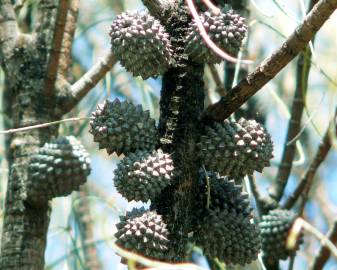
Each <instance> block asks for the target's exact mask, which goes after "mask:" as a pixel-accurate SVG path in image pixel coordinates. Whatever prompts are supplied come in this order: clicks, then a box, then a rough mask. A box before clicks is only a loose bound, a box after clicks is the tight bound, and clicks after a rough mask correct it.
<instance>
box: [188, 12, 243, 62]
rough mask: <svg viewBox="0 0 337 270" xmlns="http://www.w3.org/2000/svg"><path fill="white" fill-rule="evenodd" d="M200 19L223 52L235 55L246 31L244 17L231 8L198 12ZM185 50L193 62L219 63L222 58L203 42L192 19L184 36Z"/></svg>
mask: <svg viewBox="0 0 337 270" xmlns="http://www.w3.org/2000/svg"><path fill="white" fill-rule="evenodd" d="M200 20H201V22H202V24H203V26H204V28H205V30H206V32H207V34H208V36H209V37H210V39H211V40H212V41H213V42H214V43H215V44H216V45H217V46H218V47H219V48H221V49H222V50H224V51H225V52H227V53H229V54H231V55H235V54H236V53H237V52H238V51H239V49H240V47H241V44H242V40H243V39H244V38H245V36H246V33H247V26H246V24H245V19H244V18H243V17H241V16H240V15H239V14H236V13H234V11H233V10H229V11H228V12H220V14H218V15H216V14H213V13H212V12H211V11H206V12H203V13H201V14H200ZM186 42H187V45H186V52H187V54H188V55H189V56H190V57H191V59H192V60H193V61H195V62H199V63H210V64H215V63H220V62H221V61H222V58H221V57H220V56H218V55H217V54H216V53H214V52H213V51H212V50H211V49H210V48H209V47H208V46H207V45H206V44H205V42H204V40H203V38H202V37H201V35H200V32H199V29H198V26H197V24H196V22H195V21H194V20H192V22H191V23H190V24H189V28H188V34H187V37H186Z"/></svg>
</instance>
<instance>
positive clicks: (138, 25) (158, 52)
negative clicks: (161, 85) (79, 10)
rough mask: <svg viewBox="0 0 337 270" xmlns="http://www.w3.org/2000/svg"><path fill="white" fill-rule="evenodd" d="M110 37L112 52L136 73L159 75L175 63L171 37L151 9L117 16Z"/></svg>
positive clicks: (144, 75) (146, 75)
mask: <svg viewBox="0 0 337 270" xmlns="http://www.w3.org/2000/svg"><path fill="white" fill-rule="evenodd" d="M110 37H111V45H112V46H111V50H112V52H113V53H114V55H115V56H116V58H117V59H118V60H119V61H120V63H121V65H122V66H124V67H125V68H126V70H127V71H129V72H132V74H133V75H134V76H141V77H142V78H143V79H144V80H145V79H147V78H149V77H156V76H158V75H162V74H164V73H165V72H166V71H167V70H168V68H169V67H170V65H171V64H172V48H171V42H170V36H169V34H168V33H166V31H165V28H164V27H163V26H162V25H161V24H160V22H159V21H158V20H156V19H155V18H154V17H152V16H151V15H150V14H149V13H148V12H147V11H137V12H123V13H122V14H120V15H117V17H116V19H115V20H114V21H113V22H112V25H111V31H110Z"/></svg>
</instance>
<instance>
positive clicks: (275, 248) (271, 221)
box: [259, 209, 302, 261]
mask: <svg viewBox="0 0 337 270" xmlns="http://www.w3.org/2000/svg"><path fill="white" fill-rule="evenodd" d="M296 217H297V216H296V214H295V213H294V212H292V211H289V210H282V209H275V210H271V211H270V212H269V213H268V214H267V215H264V216H262V221H261V222H260V224H259V227H260V230H261V240H262V250H263V254H264V258H265V259H267V260H270V261H278V260H286V259H287V258H288V257H289V255H290V254H291V251H290V250H287V248H286V242H287V238H288V235H289V231H290V229H291V227H292V225H293V224H294V222H295V219H296ZM301 241H302V239H301V238H300V239H299V241H298V245H297V246H296V247H297V249H298V247H299V244H300V243H301Z"/></svg>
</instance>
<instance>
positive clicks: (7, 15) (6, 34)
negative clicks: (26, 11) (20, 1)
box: [0, 0, 19, 64]
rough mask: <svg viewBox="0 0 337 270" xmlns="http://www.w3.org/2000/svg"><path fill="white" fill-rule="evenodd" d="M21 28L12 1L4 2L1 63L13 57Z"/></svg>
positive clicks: (0, 23) (0, 25)
mask: <svg viewBox="0 0 337 270" xmlns="http://www.w3.org/2000/svg"><path fill="white" fill-rule="evenodd" d="M18 35H19V28H18V24H17V21H16V18H15V12H14V8H13V5H12V4H11V1H10V0H2V1H1V4H0V62H1V64H3V63H4V60H5V59H7V58H9V57H10V56H11V55H12V51H13V49H14V46H15V43H16V39H17V37H18Z"/></svg>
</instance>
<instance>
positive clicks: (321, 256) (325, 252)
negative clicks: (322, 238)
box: [311, 219, 337, 270]
mask: <svg viewBox="0 0 337 270" xmlns="http://www.w3.org/2000/svg"><path fill="white" fill-rule="evenodd" d="M326 237H327V238H328V239H329V240H330V241H331V242H332V243H333V244H337V219H335V221H334V223H333V225H332V227H331V228H330V230H329V232H328V233H327V236H326ZM330 255H331V252H330V250H329V248H327V247H326V246H325V245H323V244H322V246H321V247H320V249H319V251H318V253H317V255H316V256H315V258H314V262H313V264H312V266H311V269H312V270H321V269H323V267H324V265H325V263H326V262H327V261H328V259H329V257H330Z"/></svg>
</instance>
